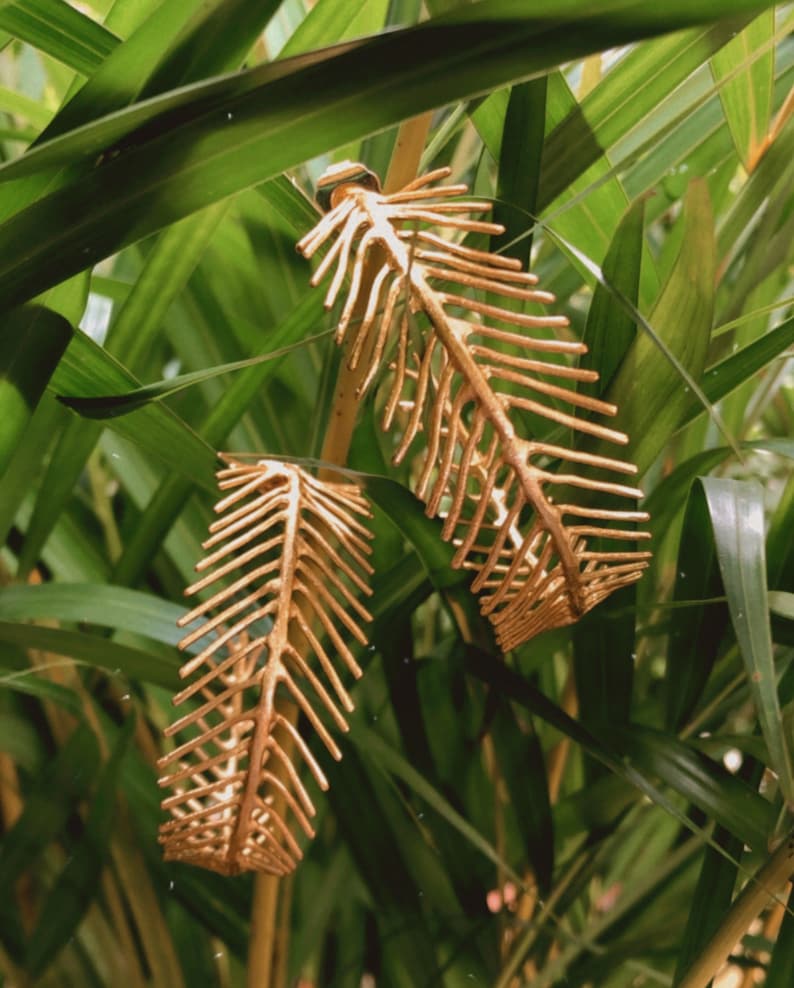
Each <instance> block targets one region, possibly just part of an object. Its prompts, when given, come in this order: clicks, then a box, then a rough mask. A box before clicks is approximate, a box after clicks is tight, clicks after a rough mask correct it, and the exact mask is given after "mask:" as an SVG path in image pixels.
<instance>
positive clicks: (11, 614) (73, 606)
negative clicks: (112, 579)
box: [0, 583, 185, 645]
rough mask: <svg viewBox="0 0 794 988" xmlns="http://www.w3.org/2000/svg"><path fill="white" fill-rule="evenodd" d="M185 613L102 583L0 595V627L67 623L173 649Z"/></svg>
mask: <svg viewBox="0 0 794 988" xmlns="http://www.w3.org/2000/svg"><path fill="white" fill-rule="evenodd" d="M184 613H185V610H184V607H183V606H182V605H181V604H172V603H171V602H170V601H167V600H163V599H162V597H155V596H154V595H153V594H148V593H142V592H141V591H139V590H128V589H127V588H126V587H114V586H112V585H109V584H104V583H43V584H40V585H39V586H33V585H31V586H10V587H4V588H3V589H2V590H0V621H44V620H47V619H50V620H54V621H66V622H72V623H77V624H94V625H97V626H99V627H103V628H113V629H115V630H117V631H132V632H134V633H136V634H139V635H145V636H146V637H147V638H154V639H155V640H156V641H160V642H164V643H165V644H166V645H176V644H177V642H178V641H179V640H180V639H181V638H182V637H183V634H184V632H182V631H180V630H179V628H177V626H176V622H177V621H178V620H179V618H181V617H182V615H183V614H184Z"/></svg>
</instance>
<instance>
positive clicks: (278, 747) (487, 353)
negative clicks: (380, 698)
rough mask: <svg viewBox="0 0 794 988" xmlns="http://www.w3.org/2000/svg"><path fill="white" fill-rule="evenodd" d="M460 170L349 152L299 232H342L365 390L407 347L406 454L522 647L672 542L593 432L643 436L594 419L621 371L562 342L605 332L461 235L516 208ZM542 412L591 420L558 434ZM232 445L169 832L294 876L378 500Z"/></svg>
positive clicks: (208, 852) (210, 855) (499, 632)
mask: <svg viewBox="0 0 794 988" xmlns="http://www.w3.org/2000/svg"><path fill="white" fill-rule="evenodd" d="M448 175H449V169H446V168H444V169H438V170H437V171H434V172H431V173H429V174H427V175H424V176H422V177H420V178H418V179H416V180H415V181H414V182H411V183H410V184H409V185H407V186H406V187H405V188H403V189H401V190H400V191H399V192H396V193H393V194H390V195H387V194H383V193H381V191H380V183H379V181H378V179H377V177H376V176H375V175H374V174H373V173H372V172H369V171H368V170H367V169H365V168H364V167H363V166H361V165H351V164H349V163H345V164H343V165H340V166H336V167H335V168H333V169H330V170H329V172H327V173H326V174H325V175H324V176H323V178H322V179H321V180H320V183H319V185H318V192H317V199H318V202H319V204H320V205H321V206H322V207H323V208H324V210H325V213H324V215H323V217H322V218H321V219H320V221H319V222H318V223H317V225H316V226H315V227H314V228H313V229H312V230H311V231H310V232H309V233H308V234H307V235H306V236H305V237H304V238H303V239H302V240H301V241H300V242H299V243H298V250H299V251H300V252H301V253H302V254H303V255H304V256H305V257H307V258H311V257H313V256H314V255H315V254H317V253H318V252H319V251H321V249H323V248H325V254H324V256H323V257H322V259H321V261H320V263H319V264H318V266H317V268H316V270H315V273H314V275H313V277H312V279H311V282H312V284H313V285H317V284H318V283H319V282H321V281H323V280H324V279H325V278H326V277H330V286H329V288H328V291H327V295H326V299H325V303H326V307H327V308H331V307H332V306H334V305H335V304H336V303H337V301H338V300H339V299H340V293H341V292H342V288H343V285H344V284H345V281H346V279H347V285H348V288H347V294H346V296H345V297H344V300H343V302H342V307H341V315H340V317H339V322H338V326H337V332H336V339H337V342H338V343H339V344H345V346H346V353H347V358H348V361H349V364H350V366H351V368H352V369H354V370H356V369H357V370H358V371H359V380H360V385H359V389H358V397H363V395H364V394H365V393H366V392H367V390H368V389H369V388H370V386H371V385H372V383H373V382H374V381H375V379H376V378H377V377H378V376H379V374H380V372H381V371H382V370H383V367H384V364H386V363H388V366H389V368H390V370H391V379H390V381H389V385H388V389H387V395H386V398H385V403H384V409H383V428H384V429H385V430H387V431H388V432H389V433H390V434H391V435H393V437H394V446H395V453H394V461H395V462H396V463H399V462H400V461H402V460H403V459H404V458H405V457H406V456H407V455H408V454H409V453H411V454H413V455H415V456H416V464H415V474H416V477H417V479H416V483H415V493H416V494H417V496H418V497H419V498H420V499H421V500H422V501H424V502H425V505H426V508H427V513H428V514H429V515H430V516H433V517H440V518H442V519H443V528H442V537H443V538H444V539H445V540H447V541H449V542H451V543H452V544H453V545H454V546H455V549H456V551H455V555H454V560H453V565H454V566H455V567H463V568H466V569H470V570H472V571H473V573H474V579H473V582H472V590H473V591H474V592H476V593H479V594H480V605H481V609H482V611H483V613H484V614H486V615H487V616H488V617H489V619H490V620H491V622H492V623H493V626H494V630H495V634H496V639H497V641H498V643H499V645H500V646H501V648H502V649H503V650H504V651H509V650H510V649H513V648H516V647H518V646H519V645H520V644H522V643H523V642H525V641H527V640H529V639H530V638H532V637H533V636H534V635H537V634H539V633H540V632H542V631H545V630H547V629H550V628H555V627H560V626H563V625H568V624H571V623H573V622H575V621H577V620H578V619H579V618H581V617H582V615H583V614H585V613H586V612H587V611H589V610H590V609H591V608H592V607H594V606H595V605H596V604H598V603H599V602H600V601H601V600H603V599H604V598H605V597H607V596H608V595H609V594H611V593H612V592H613V591H614V590H616V589H618V588H619V587H622V586H625V585H627V584H629V583H633V582H635V581H636V580H638V579H639V578H640V576H641V575H642V571H643V569H644V568H645V567H646V566H647V565H648V563H647V560H648V557H649V555H650V553H648V552H643V551H637V550H636V549H635V548H633V547H631V545H629V544H631V543H634V542H635V541H637V540H639V539H646V538H648V533H646V532H640V531H637V530H636V527H635V526H636V524H637V523H641V522H643V521H645V520H647V515H646V514H645V513H644V512H641V511H637V510H636V506H635V505H634V504H633V503H632V504H631V505H630V507H629V508H626V507H625V504H626V500H628V501H629V502H633V501H635V500H636V499H637V498H639V497H640V496H641V494H640V491H638V490H637V489H636V488H634V487H631V486H627V485H626V484H623V483H619V482H617V481H616V480H615V479H613V478H614V475H615V474H619V475H626V474H633V473H635V472H636V470H635V468H634V467H633V466H632V465H630V464H628V463H626V462H624V461H622V460H620V459H616V458H612V457H607V456H604V455H601V454H596V453H591V452H588V451H587V450H586V449H585V448H583V446H584V443H583V441H582V440H584V439H586V438H587V437H592V438H593V439H595V440H602V441H607V442H612V443H617V444H621V443H625V442H627V437H626V436H625V434H623V433H620V432H617V431H615V430H613V429H609V428H608V427H606V426H604V425H602V424H601V423H600V422H598V421H595V420H594V416H596V415H599V416H610V415H614V414H615V412H616V411H617V409H616V408H615V406H614V405H610V404H609V403H607V402H604V401H602V400H600V399H596V398H593V397H592V396H590V395H588V394H587V393H586V392H585V391H584V390H583V386H584V385H586V384H588V383H592V382H594V381H595V380H597V378H598V375H597V374H596V373H595V372H594V371H590V370H586V369H584V368H578V367H572V366H570V365H569V364H567V363H565V362H563V361H564V358H565V357H567V356H569V355H570V356H578V355H581V354H583V353H585V352H586V347H585V346H584V345H583V344H582V343H580V342H578V341H575V340H571V339H566V338H562V336H561V333H560V331H563V330H564V329H565V327H567V325H568V321H567V319H565V317H563V316H554V315H546V314H530V313H529V312H527V309H530V310H532V309H534V310H536V311H537V310H538V309H539V307H540V306H541V305H544V304H548V303H550V302H553V301H554V297H553V296H552V295H551V294H550V293H548V292H544V291H540V290H538V288H537V287H536V285H537V279H536V278H535V276H534V275H532V274H529V273H527V272H525V271H522V270H521V265H520V262H518V261H516V260H514V259H512V258H507V257H502V256H500V255H498V254H494V253H490V252H488V251H485V250H480V249H476V248H474V247H472V246H465V245H463V244H462V243H460V242H458V241H457V240H455V239H453V238H455V237H463V236H467V235H477V234H480V235H485V236H492V235H496V234H499V233H501V232H503V229H502V227H500V226H498V225H497V224H494V223H491V222H487V221H485V220H482V219H478V218H476V216H477V214H480V213H483V212H485V211H487V210H488V209H489V208H490V207H489V205H487V204H484V203H482V202H479V201H471V200H469V201H467V200H462V199H461V196H464V195H465V193H466V192H467V188H466V186H465V185H447V186H444V185H438V184H436V183H437V182H439V181H440V180H443V179H444V178H446V177H447V176H448ZM417 325H418V326H419V327H420V332H419V333H418V334H417V333H416V331H415V330H416V327H417ZM530 334H531V335H530ZM580 413H581V414H580ZM538 423H539V424H540V427H542V431H544V435H545V433H546V432H547V431H548V430H549V428H554V427H556V430H557V431H558V432H559V433H560V434H561V435H562V437H563V438H564V437H565V436H570V441H569V442H568V443H567V444H566V443H565V442H564V441H563V439H560V440H559V441H550V440H548V439H545V438H544V439H537V438H535V437H534V435H533V434H532V431H531V430H532V429H533V425H534V426H535V428H536V429H537V428H538ZM224 458H225V459H226V464H227V465H226V466H225V468H224V469H222V470H221V471H220V472H219V474H218V478H219V484H220V487H221V489H222V490H224V491H227V490H228V491H230V493H229V494H227V495H226V496H225V497H224V498H223V499H222V500H221V501H220V502H219V503H218V504H217V505H216V509H215V510H216V512H217V513H218V514H219V515H220V517H219V519H218V520H217V521H216V522H214V523H213V525H212V526H211V527H210V537H209V539H208V540H207V542H205V543H204V548H205V549H208V550H210V554H209V555H208V556H207V557H206V558H205V559H204V560H203V561H202V562H201V563H199V565H198V567H197V569H198V570H199V571H201V572H203V571H205V570H207V571H208V573H207V575H206V576H203V577H201V578H200V579H199V580H198V581H197V582H196V583H194V584H193V586H191V587H189V588H188V590H187V593H188V594H194V593H199V592H201V591H204V590H206V589H208V588H210V587H211V586H212V585H213V584H214V583H216V582H217V581H224V583H223V586H222V589H220V590H218V591H217V592H215V593H214V594H213V595H211V596H210V597H209V598H208V599H207V600H205V601H204V602H203V603H201V604H199V605H198V606H197V607H195V608H194V609H193V610H192V611H191V612H190V613H189V614H187V615H186V616H185V618H184V619H183V624H186V625H189V624H192V623H193V622H200V623H198V624H197V626H196V627H195V628H194V629H192V630H190V631H189V632H188V634H187V635H186V636H185V637H184V638H183V640H182V642H181V643H180V647H182V648H189V647H192V646H196V647H197V649H198V650H197V651H196V654H194V655H192V656H191V658H190V659H188V661H187V662H186V663H185V664H184V666H183V667H182V669H181V670H180V674H181V676H182V677H183V678H190V679H191V682H190V685H188V686H187V688H186V689H184V690H183V691H182V692H180V693H179V694H177V696H176V697H175V698H174V702H175V703H182V702H185V701H187V700H191V701H193V703H194V706H193V709H192V710H191V711H190V713H188V714H186V715H185V716H183V717H182V718H181V719H180V720H179V721H177V722H176V723H175V724H174V725H172V727H171V728H169V729H168V731H167V733H168V734H169V735H175V734H176V735H179V736H180V737H181V738H183V740H182V741H181V743H179V744H178V746H177V747H176V748H175V749H174V750H173V751H172V752H170V753H169V754H168V755H166V756H165V757H164V758H163V759H162V761H161V767H162V768H163V769H165V770H166V772H167V774H166V775H165V776H164V777H163V778H162V779H161V780H160V783H161V785H163V786H166V787H168V788H169V789H170V790H171V795H169V796H168V797H167V798H166V799H165V800H164V802H163V808H164V809H166V810H167V811H168V813H169V814H170V818H169V819H168V821H167V822H166V823H164V824H163V825H162V827H161V830H160V841H161V843H162V844H163V846H164V853H165V856H166V858H167V859H173V860H180V861H187V862H190V863H193V864H199V865H202V866H204V867H207V868H211V869H213V870H215V871H220V872H222V873H224V874H236V873H238V872H240V871H243V870H256V871H266V872H271V873H273V874H278V875H283V874H287V873H288V872H290V871H291V870H292V869H293V868H294V867H295V865H296V864H297V862H298V860H299V859H300V858H301V848H300V846H299V844H298V840H297V839H296V836H295V835H296V833H297V831H299V830H300V831H303V833H304V834H305V835H306V836H308V837H311V836H312V827H311V817H312V816H313V815H314V812H315V808H314V805H313V803H312V800H311V798H310V796H309V794H308V792H307V790H306V788H305V785H304V784H303V782H302V781H301V778H300V776H299V773H298V765H299V764H300V763H306V764H307V765H308V767H309V770H310V772H311V774H312V775H313V776H314V778H315V780H316V781H317V783H318V784H319V785H320V787H321V788H327V780H326V778H325V775H324V774H323V772H322V770H321V768H320V766H319V764H318V763H317V761H316V759H315V758H314V756H313V754H312V752H311V750H310V748H309V746H308V745H307V743H306V741H305V740H304V738H303V737H302V736H301V734H300V733H299V731H298V729H297V726H296V725H297V713H296V712H300V713H303V714H304V715H305V717H306V719H307V721H308V722H309V723H310V724H311V726H312V728H313V729H314V731H315V732H316V733H317V734H318V735H319V737H320V739H321V740H322V742H323V744H324V745H325V747H326V748H327V749H328V751H329V752H330V753H331V754H332V755H333V756H334V757H336V758H338V757H340V755H339V750H338V748H337V746H336V744H335V742H334V740H333V738H332V737H331V735H330V734H329V732H328V730H327V728H326V726H325V724H324V722H323V721H322V720H321V719H320V717H319V716H318V714H317V711H316V709H315V705H318V706H320V707H322V708H324V709H325V711H326V712H327V713H328V714H329V715H330V717H331V719H332V720H333V721H334V723H335V724H336V726H337V727H338V728H339V729H341V730H346V729H347V723H346V721H345V716H344V712H349V711H351V710H352V709H353V705H352V701H351V699H350V696H349V694H348V692H347V690H346V688H345V686H344V685H343V683H342V680H341V678H340V675H339V672H338V671H337V668H336V665H335V663H334V658H333V657H334V656H335V657H336V659H337V662H338V664H339V665H340V666H341V667H342V668H343V669H346V670H347V671H348V672H349V673H352V674H353V675H354V676H359V675H360V674H361V670H360V668H359V666H358V664H357V663H356V660H355V657H354V655H353V652H352V650H351V647H350V644H349V642H350V641H351V640H355V641H357V642H359V643H360V644H361V645H365V644H366V636H365V633H364V632H363V630H362V623H363V622H364V621H366V620H367V619H368V617H369V615H368V613H367V611H366V608H365V607H364V605H363V604H362V603H361V598H362V596H366V595H367V594H368V593H369V590H368V587H367V577H368V575H369V573H370V566H369V563H368V562H367V555H368V552H369V546H368V541H369V533H368V531H367V529H366V527H365V524H364V522H365V519H366V517H367V515H368V507H367V501H366V498H365V496H364V494H363V492H362V490H361V489H360V488H359V487H358V486H357V485H355V484H351V483H337V482H331V481H321V480H318V479H316V478H315V477H313V476H312V475H311V474H309V473H308V472H307V471H305V470H303V469H302V468H300V467H298V466H295V465H291V464H287V463H281V462H277V461H274V460H268V459H263V460H261V461H259V462H258V463H253V464H248V465H245V464H243V463H240V462H237V461H236V460H235V459H234V458H233V457H224ZM621 504H622V505H624V507H620V505H621ZM229 581H231V582H229ZM277 691H283V695H284V696H285V697H287V698H289V699H290V700H291V701H292V706H291V707H285V706H284V705H283V704H281V703H277ZM310 697H311V698H312V699H310ZM313 701H314V703H313ZM290 710H291V711H292V713H290Z"/></svg>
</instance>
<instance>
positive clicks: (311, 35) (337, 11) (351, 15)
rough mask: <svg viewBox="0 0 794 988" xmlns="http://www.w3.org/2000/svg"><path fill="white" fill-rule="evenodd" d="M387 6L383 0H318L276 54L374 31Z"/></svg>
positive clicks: (291, 52)
mask: <svg viewBox="0 0 794 988" xmlns="http://www.w3.org/2000/svg"><path fill="white" fill-rule="evenodd" d="M388 6H389V5H388V3H387V2H385V0H318V2H317V3H315V4H313V5H312V7H311V8H310V9H309V11H308V12H307V14H306V16H305V17H304V18H303V20H302V21H301V22H300V24H299V25H298V26H297V28H296V29H295V30H294V31H293V33H292V34H291V36H290V38H289V40H288V41H287V43H286V44H285V45H284V47H283V48H282V49H281V51H280V52H279V56H278V57H279V58H289V57H290V56H292V55H298V54H300V53H302V52H306V51H310V50H311V49H313V48H321V47H323V46H324V45H330V44H333V43H334V42H337V41H345V40H346V39H347V38H360V37H361V36H362V35H365V34H374V33H375V32H376V31H378V30H380V28H381V27H382V26H383V22H384V19H385V17H386V12H387V10H388Z"/></svg>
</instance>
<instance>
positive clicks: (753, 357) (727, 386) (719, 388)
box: [679, 318, 794, 427]
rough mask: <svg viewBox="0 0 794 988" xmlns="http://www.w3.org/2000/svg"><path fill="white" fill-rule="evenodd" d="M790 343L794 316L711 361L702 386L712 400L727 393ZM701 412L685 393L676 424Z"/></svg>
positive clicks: (683, 424)
mask: <svg viewBox="0 0 794 988" xmlns="http://www.w3.org/2000/svg"><path fill="white" fill-rule="evenodd" d="M792 345H794V318H791V319H787V320H786V321H785V322H784V323H781V324H780V325H779V326H776V327H775V328H774V329H771V330H770V331H769V332H768V333H764V334H763V335H762V336H760V337H759V338H758V339H757V340H754V341H753V342H752V343H748V344H747V346H744V347H742V348H741V350H737V351H736V353H732V354H731V355H730V356H729V357H726V358H725V359H724V360H721V361H720V362H719V363H717V364H714V366H712V367H710V368H709V369H708V370H707V371H705V373H704V374H703V379H702V384H701V386H702V388H703V393H704V394H705V396H706V398H707V399H708V401H709V402H711V403H712V404H714V403H716V402H718V401H719V400H720V399H721V398H724V397H725V396H726V395H729V394H730V393H731V392H732V391H733V390H735V389H736V388H738V387H739V385H741V384H743V383H744V382H745V381H749V380H750V378H751V377H752V376H753V375H754V374H757V373H759V371H761V370H763V369H764V368H765V367H768V366H769V364H770V363H771V362H772V361H773V360H774V359H775V358H776V357H779V356H780V355H781V354H783V353H784V352H785V351H786V350H787V349H788V348H789V347H790V346H792ZM702 413H703V406H702V405H701V404H700V402H699V401H698V400H697V399H696V398H694V397H692V396H691V395H690V396H688V401H687V403H686V407H685V408H684V409H683V410H682V412H681V417H680V419H679V427H683V426H685V425H689V423H690V422H693V421H694V420H695V419H696V418H697V417H698V416H699V415H701V414H702Z"/></svg>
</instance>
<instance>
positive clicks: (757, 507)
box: [701, 477, 794, 804]
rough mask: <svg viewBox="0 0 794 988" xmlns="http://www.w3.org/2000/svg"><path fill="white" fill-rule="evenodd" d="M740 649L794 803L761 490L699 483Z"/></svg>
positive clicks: (773, 756)
mask: <svg viewBox="0 0 794 988" xmlns="http://www.w3.org/2000/svg"><path fill="white" fill-rule="evenodd" d="M701 483H702V485H703V490H704V492H705V495H706V500H707V502H708V507H709V512H710V514H711V524H712V527H713V529H714V541H715V544H716V547H717V559H718V561H719V564H720V572H721V573H722V582H723V584H724V585H725V592H726V594H727V597H728V607H729V609H730V612H731V621H732V622H733V627H734V631H735V632H736V639H737V641H738V643H739V650H740V651H741V653H742V658H743V659H744V664H745V669H746V670H747V679H748V684H749V687H750V692H751V694H752V696H753V700H754V703H755V708H756V714H757V715H758V720H759V723H760V725H761V732H762V734H763V736H764V740H765V741H766V744H767V748H768V750H769V757H770V760H771V762H772V765H771V767H772V769H773V770H774V771H775V772H776V774H777V777H778V780H779V784H780V788H781V791H782V793H783V795H784V796H785V798H786V800H787V801H788V803H789V804H794V773H793V772H792V758H791V752H790V751H789V748H788V741H787V738H786V735H785V732H784V730H783V720H782V717H781V711H780V703H779V700H778V695H777V675H776V672H775V660H774V655H773V652H772V637H771V633H770V628H769V604H768V600H767V586H766V559H765V551H764V498H763V490H762V489H761V487H760V486H759V485H757V484H754V483H747V482H742V481H737V480H731V479H727V478H720V477H704V478H703V479H702V480H701Z"/></svg>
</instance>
